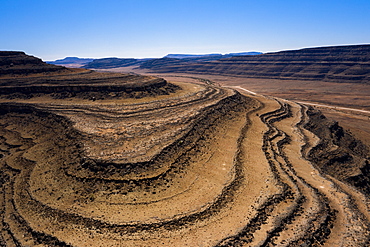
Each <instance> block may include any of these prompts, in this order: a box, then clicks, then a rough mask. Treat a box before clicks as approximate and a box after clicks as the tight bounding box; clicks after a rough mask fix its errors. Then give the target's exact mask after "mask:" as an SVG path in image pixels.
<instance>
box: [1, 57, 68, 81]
mask: <svg viewBox="0 0 370 247" xmlns="http://www.w3.org/2000/svg"><path fill="white" fill-rule="evenodd" d="M64 70H68V69H66V68H64V67H60V66H55V65H52V64H47V63H44V62H43V61H42V60H41V59H39V58H36V57H33V56H29V55H26V54H25V53H24V52H20V51H0V76H2V75H10V76H11V75H27V74H34V73H44V72H57V71H64Z"/></svg>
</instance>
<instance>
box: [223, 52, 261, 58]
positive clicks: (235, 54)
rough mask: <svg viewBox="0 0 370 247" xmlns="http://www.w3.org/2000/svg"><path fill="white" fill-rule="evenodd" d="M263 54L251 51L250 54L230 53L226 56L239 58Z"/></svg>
mask: <svg viewBox="0 0 370 247" xmlns="http://www.w3.org/2000/svg"><path fill="white" fill-rule="evenodd" d="M261 54H263V53H262V52H258V51H249V52H238V53H228V54H225V56H230V57H237V56H255V55H261Z"/></svg>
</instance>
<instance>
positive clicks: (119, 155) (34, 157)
mask: <svg viewBox="0 0 370 247" xmlns="http://www.w3.org/2000/svg"><path fill="white" fill-rule="evenodd" d="M40 66H41V65H40ZM41 67H42V66H41ZM38 72H39V71H38ZM27 73H28V72H27ZM50 73H51V72H50ZM50 73H49V72H48V73H46V74H43V73H41V74H40V73H37V74H28V75H26V76H14V74H11V75H7V76H3V77H2V78H0V92H1V95H0V186H1V190H0V208H1V210H0V226H1V228H0V229H1V231H0V246H330V247H331V246H369V245H370V210H369V205H370V201H369V195H370V186H369V185H370V182H369V181H370V178H369V175H368V174H369V171H370V163H369V151H368V147H367V146H366V143H365V144H364V143H362V142H361V141H359V140H358V139H356V138H355V137H356V135H358V134H359V133H360V130H359V131H357V132H355V133H353V134H351V133H350V132H348V131H345V129H343V128H342V127H341V126H340V125H339V124H338V123H337V122H335V121H332V120H331V119H330V117H329V118H327V117H325V116H324V115H322V113H321V112H320V111H318V110H317V109H315V108H313V107H310V106H309V105H305V104H302V103H297V102H294V101H291V100H286V99H282V98H280V97H274V96H271V95H270V96H269V95H263V94H260V93H258V92H257V93H256V92H254V91H253V90H254V89H251V88H243V85H240V84H239V85H238V84H234V85H230V86H236V87H226V86H225V85H221V83H217V82H215V81H213V80H212V79H207V78H202V79H199V78H189V77H179V76H177V77H172V80H169V79H168V78H167V80H165V79H161V78H158V77H154V76H141V75H134V74H120V73H118V74H115V73H97V72H91V71H86V70H71V71H63V73H62V74H61V72H58V74H54V75H53V74H52V73H51V74H50ZM330 110H331V111H334V110H336V109H330ZM327 111H329V109H327ZM341 114H344V112H341ZM348 114H351V113H348ZM365 115H366V114H365ZM365 115H364V116H365ZM362 120H363V121H365V120H364V119H362ZM360 129H361V128H360Z"/></svg>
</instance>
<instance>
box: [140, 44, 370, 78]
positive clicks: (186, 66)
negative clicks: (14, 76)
mask: <svg viewBox="0 0 370 247" xmlns="http://www.w3.org/2000/svg"><path fill="white" fill-rule="evenodd" d="M182 60H184V59H182ZM146 69H151V70H153V71H155V72H159V73H192V74H217V75H231V76H240V77H246V78H268V79H270V78H273V79H288V80H321V81H331V82H356V83H370V45H350V46H332V47H317V48H306V49H301V50H291V51H281V52H275V53H266V54H260V55H255V56H250V55H248V56H233V57H229V58H222V59H219V60H214V61H195V62H192V63H191V62H186V63H185V62H182V63H179V62H175V63H173V64H170V63H167V64H162V66H152V67H149V66H148V67H146Z"/></svg>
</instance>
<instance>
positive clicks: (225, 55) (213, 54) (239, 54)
mask: <svg viewBox="0 0 370 247" xmlns="http://www.w3.org/2000/svg"><path fill="white" fill-rule="evenodd" d="M260 54H262V52H254V51H253V52H238V53H228V54H224V55H223V54H221V53H211V54H203V55H195V54H194V55H193V54H168V55H166V56H165V58H177V59H184V58H205V57H214V58H218V59H220V58H227V57H232V56H247V55H260Z"/></svg>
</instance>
